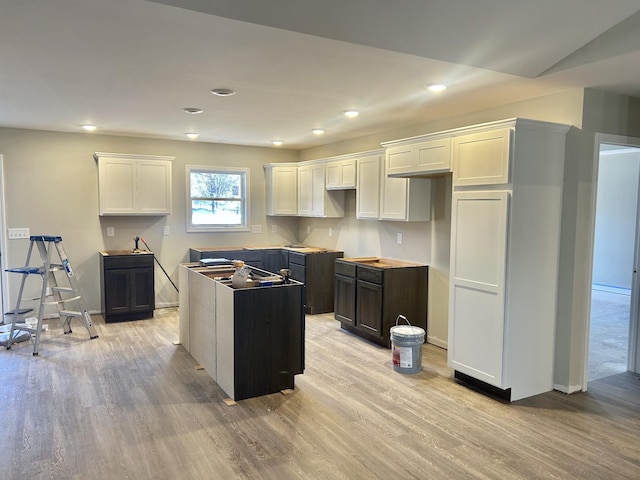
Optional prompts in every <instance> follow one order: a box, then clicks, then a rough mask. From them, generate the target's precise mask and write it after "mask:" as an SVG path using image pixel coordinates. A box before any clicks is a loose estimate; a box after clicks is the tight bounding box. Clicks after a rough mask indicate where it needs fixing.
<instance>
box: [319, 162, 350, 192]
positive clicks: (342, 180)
mask: <svg viewBox="0 0 640 480" xmlns="http://www.w3.org/2000/svg"><path fill="white" fill-rule="evenodd" d="M356 169H357V159H356V158H349V159H344V160H332V161H328V162H327V164H326V172H327V184H326V188H327V190H343V189H351V188H356Z"/></svg>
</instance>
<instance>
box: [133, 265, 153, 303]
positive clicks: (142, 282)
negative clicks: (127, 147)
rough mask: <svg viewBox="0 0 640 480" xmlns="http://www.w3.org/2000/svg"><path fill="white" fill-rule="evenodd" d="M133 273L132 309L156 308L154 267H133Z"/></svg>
mask: <svg viewBox="0 0 640 480" xmlns="http://www.w3.org/2000/svg"><path fill="white" fill-rule="evenodd" d="M129 272H130V275H131V311H132V312H138V311H148V310H154V309H155V298H154V288H153V287H154V285H153V281H154V277H153V268H132V269H130V270H129Z"/></svg>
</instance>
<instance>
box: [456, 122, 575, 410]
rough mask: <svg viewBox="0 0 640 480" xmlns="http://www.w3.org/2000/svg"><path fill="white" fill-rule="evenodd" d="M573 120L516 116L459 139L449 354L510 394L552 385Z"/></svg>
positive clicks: (466, 373)
mask: <svg viewBox="0 0 640 480" xmlns="http://www.w3.org/2000/svg"><path fill="white" fill-rule="evenodd" d="M567 130H568V127H567V126H565V125H558V124H551V123H546V122H535V121H530V120H523V119H515V120H509V121H505V122H494V123H492V124H485V125H482V126H478V127H474V128H470V129H468V132H467V133H466V134H465V135H461V136H460V138H456V139H454V145H456V144H457V145H458V147H457V148H458V151H457V153H458V154H459V156H458V161H457V162H456V161H455V160H454V186H453V189H454V192H453V197H452V216H451V222H452V226H451V257H450V272H451V273H450V275H451V278H450V284H449V285H450V289H449V342H448V352H447V354H448V362H449V365H450V366H451V367H452V368H453V369H454V370H455V376H456V378H459V379H462V380H464V381H468V382H471V383H474V382H476V381H479V382H481V384H482V385H481V386H486V385H488V386H490V387H492V388H495V390H494V393H496V392H498V393H500V394H504V396H505V397H506V398H509V399H510V400H518V399H521V398H525V397H529V396H532V395H537V394H539V393H543V392H547V391H550V390H552V389H553V359H554V338H555V320H556V295H557V285H558V261H559V239H560V212H561V206H562V179H563V171H564V150H565V136H566V132H567ZM454 148H456V147H454ZM505 153H506V154H507V158H506V159H505ZM455 156H456V152H455V150H454V159H455ZM457 166H460V167H461V172H459V173H457V172H456V168H457ZM456 178H458V180H459V181H458V183H457V184H456V183H455V180H456Z"/></svg>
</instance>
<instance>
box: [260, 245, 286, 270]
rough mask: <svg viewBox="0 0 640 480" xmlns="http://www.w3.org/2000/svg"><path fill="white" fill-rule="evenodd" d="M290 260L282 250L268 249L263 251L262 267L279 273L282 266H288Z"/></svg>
mask: <svg viewBox="0 0 640 480" xmlns="http://www.w3.org/2000/svg"><path fill="white" fill-rule="evenodd" d="M288 262H289V260H288V259H287V258H285V256H284V255H283V252H282V250H280V249H277V250H275V249H274V250H272V249H266V250H263V251H262V268H263V269H264V270H266V271H267V272H271V273H278V272H279V271H280V269H281V268H287V267H288Z"/></svg>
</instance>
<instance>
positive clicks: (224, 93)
mask: <svg viewBox="0 0 640 480" xmlns="http://www.w3.org/2000/svg"><path fill="white" fill-rule="evenodd" d="M211 93H213V94H214V95H217V96H218V97H230V96H231V95H235V94H236V91H235V90H231V89H230V88H214V89H213V90H211Z"/></svg>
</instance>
